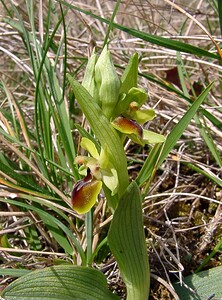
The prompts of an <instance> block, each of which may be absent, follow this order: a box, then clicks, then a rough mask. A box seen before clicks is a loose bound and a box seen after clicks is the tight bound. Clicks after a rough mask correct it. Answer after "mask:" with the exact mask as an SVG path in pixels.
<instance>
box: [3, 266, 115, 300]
mask: <svg viewBox="0 0 222 300" xmlns="http://www.w3.org/2000/svg"><path fill="white" fill-rule="evenodd" d="M2 297H4V299H5V300H39V299H44V300H61V299H65V300H76V299H82V300H99V299H100V300H104V299H106V300H114V299H119V298H118V296H116V295H114V294H113V293H112V292H111V291H109V290H108V289H107V282H106V278H105V276H104V275H103V274H102V273H101V272H100V271H98V270H96V269H92V268H88V267H79V266H72V265H59V266H53V267H49V268H45V269H43V270H42V269H41V270H37V271H33V272H30V273H28V274H27V275H24V276H22V277H20V278H18V279H16V280H15V281H13V282H12V283H11V284H10V285H8V286H7V287H6V289H5V290H4V291H3V292H2Z"/></svg>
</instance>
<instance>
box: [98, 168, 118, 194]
mask: <svg viewBox="0 0 222 300" xmlns="http://www.w3.org/2000/svg"><path fill="white" fill-rule="evenodd" d="M101 173H102V181H103V183H104V184H105V185H106V186H107V187H108V189H109V190H110V191H111V192H112V196H114V195H115V194H116V193H117V192H118V186H119V180H118V175H117V172H116V170H115V169H110V170H107V169H106V170H104V169H103V170H101Z"/></svg>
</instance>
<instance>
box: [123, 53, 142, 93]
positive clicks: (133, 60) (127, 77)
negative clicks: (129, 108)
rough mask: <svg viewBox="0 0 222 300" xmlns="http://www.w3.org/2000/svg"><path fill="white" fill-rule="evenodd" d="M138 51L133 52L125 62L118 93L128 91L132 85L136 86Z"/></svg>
mask: <svg viewBox="0 0 222 300" xmlns="http://www.w3.org/2000/svg"><path fill="white" fill-rule="evenodd" d="M137 77H138V53H134V54H133V55H132V56H131V57H130V60H129V62H128V64H127V67H126V69H125V70H124V72H123V75H122V77H121V87H120V93H121V94H123V93H125V94H126V93H128V91H129V90H130V89H131V88H132V87H137Z"/></svg>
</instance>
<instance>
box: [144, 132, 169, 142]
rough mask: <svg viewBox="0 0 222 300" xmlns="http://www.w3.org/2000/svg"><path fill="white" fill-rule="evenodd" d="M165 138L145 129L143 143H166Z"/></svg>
mask: <svg viewBox="0 0 222 300" xmlns="http://www.w3.org/2000/svg"><path fill="white" fill-rule="evenodd" d="M165 140H166V138H165V136H163V135H162V134H158V133H155V132H152V131H149V130H146V129H143V142H144V144H159V143H164V142H165Z"/></svg>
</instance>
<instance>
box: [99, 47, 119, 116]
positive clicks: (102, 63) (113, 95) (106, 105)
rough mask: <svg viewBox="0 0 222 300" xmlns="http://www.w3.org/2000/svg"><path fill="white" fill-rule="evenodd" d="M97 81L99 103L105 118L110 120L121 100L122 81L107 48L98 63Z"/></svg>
mask: <svg viewBox="0 0 222 300" xmlns="http://www.w3.org/2000/svg"><path fill="white" fill-rule="evenodd" d="M95 81H96V85H97V88H98V96H99V103H100V105H101V108H102V110H103V113H104V114H105V116H106V117H107V118H108V119H110V118H111V117H112V116H113V111H114V109H115V106H116V104H117V102H118V99H119V90H120V80H119V78H118V75H117V73H116V70H115V67H114V64H113V62H112V59H111V55H110V52H109V50H108V48H107V46H105V47H104V49H103V51H102V53H101V55H100V57H99V59H98V61H97V63H96V66H95Z"/></svg>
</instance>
